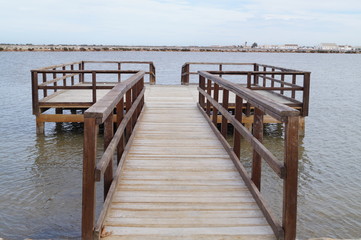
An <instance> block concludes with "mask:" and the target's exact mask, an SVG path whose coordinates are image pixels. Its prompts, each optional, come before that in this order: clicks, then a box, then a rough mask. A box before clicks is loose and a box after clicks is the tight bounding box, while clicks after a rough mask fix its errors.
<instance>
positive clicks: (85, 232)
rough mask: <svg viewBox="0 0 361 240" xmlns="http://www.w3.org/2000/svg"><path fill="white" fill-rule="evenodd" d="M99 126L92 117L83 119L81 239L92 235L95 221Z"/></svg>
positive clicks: (84, 239)
mask: <svg viewBox="0 0 361 240" xmlns="http://www.w3.org/2000/svg"><path fill="white" fill-rule="evenodd" d="M98 128H99V126H98V125H97V124H96V120H95V119H93V118H86V119H85V121H84V150H83V151H84V152H83V156H84V158H83V191H82V192H83V193H82V239H83V240H88V239H92V237H93V230H94V221H95V178H94V177H95V162H96V149H97V135H98Z"/></svg>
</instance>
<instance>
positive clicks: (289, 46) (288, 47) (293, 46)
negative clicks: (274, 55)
mask: <svg viewBox="0 0 361 240" xmlns="http://www.w3.org/2000/svg"><path fill="white" fill-rule="evenodd" d="M280 49H285V50H297V49H298V44H285V45H281V46H280Z"/></svg>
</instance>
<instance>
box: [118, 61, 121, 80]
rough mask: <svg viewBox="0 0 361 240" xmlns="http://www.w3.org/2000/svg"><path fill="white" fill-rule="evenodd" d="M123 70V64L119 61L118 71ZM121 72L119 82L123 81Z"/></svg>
mask: <svg viewBox="0 0 361 240" xmlns="http://www.w3.org/2000/svg"><path fill="white" fill-rule="evenodd" d="M120 70H122V66H121V63H120V62H119V63H118V71H120ZM121 75H122V74H121V73H118V82H121V81H122V77H121Z"/></svg>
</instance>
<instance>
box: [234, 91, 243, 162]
mask: <svg viewBox="0 0 361 240" xmlns="http://www.w3.org/2000/svg"><path fill="white" fill-rule="evenodd" d="M242 107H243V99H242V98H241V97H239V96H238V95H236V109H235V118H236V120H237V121H238V122H239V123H242ZM233 151H234V153H235V154H236V156H237V157H238V159H239V158H240V157H241V134H240V133H239V132H238V131H237V129H236V128H234V144H233Z"/></svg>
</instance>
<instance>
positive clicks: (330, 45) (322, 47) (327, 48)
mask: <svg viewBox="0 0 361 240" xmlns="http://www.w3.org/2000/svg"><path fill="white" fill-rule="evenodd" d="M318 49H320V50H325V51H330V50H334V51H337V50H339V47H338V46H337V44H336V43H321V44H320V45H319V47H318Z"/></svg>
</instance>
